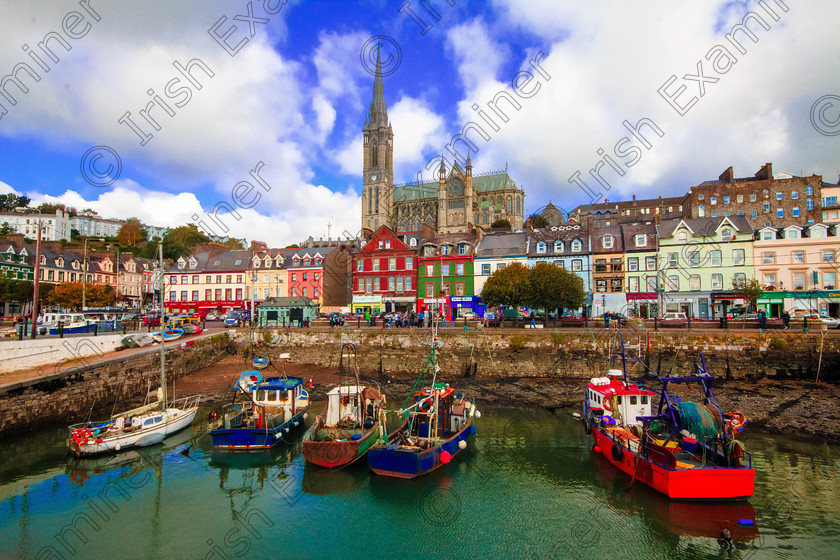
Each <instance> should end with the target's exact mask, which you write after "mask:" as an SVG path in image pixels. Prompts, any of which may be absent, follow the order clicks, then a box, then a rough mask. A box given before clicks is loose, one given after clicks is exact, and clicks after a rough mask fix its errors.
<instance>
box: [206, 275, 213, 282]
mask: <svg viewBox="0 0 840 560" xmlns="http://www.w3.org/2000/svg"><path fill="white" fill-rule="evenodd" d="M204 283H205V284H212V283H213V277H212V276H210V275H209V274H208V275H207V276H205V277H204Z"/></svg>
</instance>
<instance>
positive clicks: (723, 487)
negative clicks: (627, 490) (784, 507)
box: [592, 428, 755, 501]
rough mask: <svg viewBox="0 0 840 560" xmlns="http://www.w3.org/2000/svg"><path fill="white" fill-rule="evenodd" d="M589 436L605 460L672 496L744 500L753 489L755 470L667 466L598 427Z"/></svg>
mask: <svg viewBox="0 0 840 560" xmlns="http://www.w3.org/2000/svg"><path fill="white" fill-rule="evenodd" d="M592 435H593V439H594V440H595V446H596V447H599V448H600V450H601V454H602V455H603V457H604V459H605V460H607V461H609V462H610V463H612V464H613V465H614V466H615V467H617V468H618V469H620V470H622V471H623V472H624V473H626V474H628V475H630V476H631V477H634V479H635V480H638V481H640V482H643V483H644V484H647V485H648V486H650V487H651V488H653V489H654V490H657V491H659V492H661V493H663V494H665V495H666V496H668V497H669V498H671V499H674V500H716V501H727V500H746V499H747V498H749V497H750V496H752V495H753V492H754V491H755V469H752V468H747V467H717V466H706V467H699V468H691V469H667V468H665V467H663V466H661V465H659V464H657V463H655V462H651V461H649V460H647V459H645V458H644V457H640V456H638V455H637V454H635V453H633V452H632V451H630V450H629V449H628V448H627V447H624V446H621V445H619V444H617V443H616V442H615V441H614V440H613V439H612V438H610V437H609V436H608V435H607V434H605V433H604V432H603V431H602V430H600V429H597V428H596V429H594V430H592ZM614 446H617V448H618V449H620V450H621V453H620V454H619V453H618V449H617V450H616V451H613V447H614ZM619 455H621V457H620V460H617V457H618V456H619Z"/></svg>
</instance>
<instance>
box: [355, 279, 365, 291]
mask: <svg viewBox="0 0 840 560" xmlns="http://www.w3.org/2000/svg"><path fill="white" fill-rule="evenodd" d="M356 291H357V292H364V291H365V279H364V278H359V281H358V283H357V287H356Z"/></svg>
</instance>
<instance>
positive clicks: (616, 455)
mask: <svg viewBox="0 0 840 560" xmlns="http://www.w3.org/2000/svg"><path fill="white" fill-rule="evenodd" d="M610 455H612V458H613V461H615V462H616V463H620V462H621V460H622V459H624V449H623V448H622V447H621V446H620V445H619V444H617V443H616V444H614V445H613V446H612V448H611V449H610Z"/></svg>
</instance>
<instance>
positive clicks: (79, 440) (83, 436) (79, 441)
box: [73, 428, 93, 447]
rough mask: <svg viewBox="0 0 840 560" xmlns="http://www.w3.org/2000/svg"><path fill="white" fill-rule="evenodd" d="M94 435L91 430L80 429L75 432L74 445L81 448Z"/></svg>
mask: <svg viewBox="0 0 840 560" xmlns="http://www.w3.org/2000/svg"><path fill="white" fill-rule="evenodd" d="M92 435H93V432H91V431H90V428H79V429H77V430H76V431H75V432H73V443H75V444H76V447H81V446H83V445H84V444H86V443H87V442H88V439H90V437H91V436H92Z"/></svg>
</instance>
